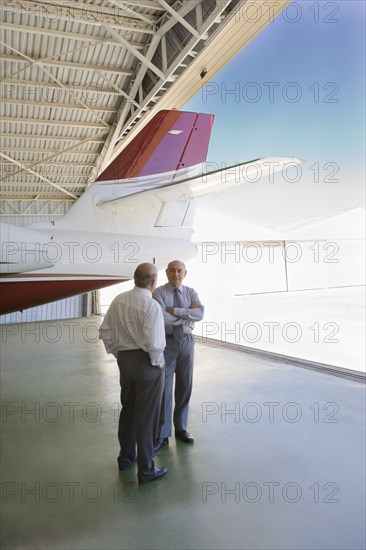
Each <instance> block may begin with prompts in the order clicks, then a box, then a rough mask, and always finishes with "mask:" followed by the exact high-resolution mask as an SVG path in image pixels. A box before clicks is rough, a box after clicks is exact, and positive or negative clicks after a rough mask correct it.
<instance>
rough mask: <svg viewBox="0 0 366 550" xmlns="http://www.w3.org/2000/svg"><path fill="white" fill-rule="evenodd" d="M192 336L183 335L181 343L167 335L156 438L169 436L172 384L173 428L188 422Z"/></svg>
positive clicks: (182, 427) (191, 378) (184, 425)
mask: <svg viewBox="0 0 366 550" xmlns="http://www.w3.org/2000/svg"><path fill="white" fill-rule="evenodd" d="M193 357H194V337H193V335H192V334H188V335H186V336H185V337H184V338H183V340H182V341H181V342H176V341H175V340H174V339H173V338H170V337H167V339H166V348H165V351H164V358H165V384H164V393H163V400H162V403H161V414H160V427H159V437H161V438H165V437H169V436H171V435H172V410H173V384H174V376H175V388H174V402H175V405H174V415H173V422H174V428H175V431H180V430H186V429H187V423H188V408H189V400H190V397H191V393H192V382H193Z"/></svg>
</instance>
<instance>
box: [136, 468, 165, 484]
mask: <svg viewBox="0 0 366 550" xmlns="http://www.w3.org/2000/svg"><path fill="white" fill-rule="evenodd" d="M167 473H168V468H166V467H165V466H164V467H163V468H155V469H154V471H153V472H152V473H151V474H148V475H146V476H142V477H139V478H138V480H139V484H140V485H143V484H144V483H149V481H155V479H159V478H160V477H163V476H165V475H166V474H167Z"/></svg>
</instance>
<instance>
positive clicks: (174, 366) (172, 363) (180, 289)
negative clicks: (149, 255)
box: [153, 260, 204, 452]
mask: <svg viewBox="0 0 366 550" xmlns="http://www.w3.org/2000/svg"><path fill="white" fill-rule="evenodd" d="M166 275H167V278H168V282H167V283H166V284H165V285H163V286H160V287H158V288H157V289H156V290H155V291H154V292H153V298H154V299H155V300H156V301H157V302H158V303H159V304H160V306H161V308H162V312H163V317H164V324H165V336H166V344H167V345H166V348H165V351H164V357H165V365H166V370H165V386H164V394H163V401H162V406H161V415H160V429H159V434H158V438H157V440H156V442H155V445H154V451H155V452H157V451H158V450H159V449H160V448H161V447H163V446H164V445H168V443H169V439H168V438H169V436H171V434H172V409H173V382H174V375H175V390H174V398H175V407H174V415H173V422H174V428H175V437H176V438H177V439H180V440H181V441H184V442H185V443H193V442H194V439H193V437H192V435H191V434H190V433H189V432H188V431H187V422H188V407H189V400H190V397H191V393H192V380H193V356H194V336H193V334H192V331H193V328H194V323H195V322H196V321H201V320H202V319H203V315H204V306H203V305H202V304H201V302H200V299H199V297H198V294H197V292H196V291H195V290H193V288H190V287H188V286H184V285H183V284H182V282H183V279H184V278H185V276H186V275H187V270H186V267H185V265H184V263H183V262H181V261H179V260H174V261H172V262H170V263H169V264H168V267H167V269H166Z"/></svg>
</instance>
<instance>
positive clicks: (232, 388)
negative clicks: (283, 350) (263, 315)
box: [1, 318, 365, 550]
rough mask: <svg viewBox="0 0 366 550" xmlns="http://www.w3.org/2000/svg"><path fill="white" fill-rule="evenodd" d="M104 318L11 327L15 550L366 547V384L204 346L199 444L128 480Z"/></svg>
mask: <svg viewBox="0 0 366 550" xmlns="http://www.w3.org/2000/svg"><path fill="white" fill-rule="evenodd" d="M99 322H100V320H99V319H98V318H92V319H84V320H71V321H59V322H51V321H50V322H42V323H28V324H27V325H8V326H3V327H1V328H2V352H1V363H2V423H1V428H2V436H1V443H2V478H1V487H2V514H1V523H2V535H1V537H2V539H1V542H2V548H3V549H9V550H10V549H11V550H13V549H22V550H28V549H32V550H33V549H34V550H39V549H50V550H54V549H55V550H56V549H59V550H66V549H88V550H89V549H98V550H104V549H106V550H109V549H111V550H112V549H130V548H131V549H144V548H146V549H197V550H198V549H199V550H201V549H261V550H264V549H266V550H282V549H286V550H287V549H289V550H300V549H301V550H315V549H316V550H318V549H324V550H337V549H339V550H346V549H347V550H353V549H355V550H361V549H363V548H365V529H364V514H365V497H364V494H365V493H364V489H365V466H364V464H365V447H364V441H365V428H364V419H365V386H364V385H363V384H361V383H358V382H353V381H350V380H346V379H342V378H337V377H334V376H330V375H326V374H321V373H318V372H313V371H310V370H306V369H301V368H299V367H292V366H288V365H282V364H278V363H277V364H274V363H271V361H269V360H267V359H261V358H255V357H253V356H250V355H247V354H246V353H243V352H240V351H233V350H227V349H223V348H214V347H210V346H205V345H203V344H197V346H196V364H195V380H194V394H193V397H192V402H191V403H192V404H191V412H190V426H189V428H190V431H191V432H192V434H193V435H194V437H195V444H194V446H188V445H185V444H184V443H180V442H176V441H175V440H174V438H172V439H171V440H170V445H169V447H167V448H163V449H162V450H161V451H160V452H159V454H158V455H157V457H156V463H157V465H158V466H159V465H160V466H167V467H168V469H169V472H168V475H167V476H166V477H165V478H163V479H161V480H158V481H156V482H153V483H150V484H147V485H144V486H138V485H137V478H136V466H132V467H131V469H129V470H127V471H124V472H121V473H119V471H118V469H117V464H116V457H117V454H118V444H117V419H118V402H119V379H118V369H117V365H116V362H115V359H114V358H113V357H112V356H107V355H106V354H105V352H104V348H103V345H102V343H101V342H100V341H97V339H96V331H97V325H98V323H99Z"/></svg>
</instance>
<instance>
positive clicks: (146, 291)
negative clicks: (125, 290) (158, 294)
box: [132, 286, 152, 298]
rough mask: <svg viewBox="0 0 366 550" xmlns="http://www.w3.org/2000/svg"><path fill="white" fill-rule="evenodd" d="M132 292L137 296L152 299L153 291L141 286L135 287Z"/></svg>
mask: <svg viewBox="0 0 366 550" xmlns="http://www.w3.org/2000/svg"><path fill="white" fill-rule="evenodd" d="M132 290H133V291H134V292H136V293H137V294H141V295H145V296H149V297H150V298H151V297H152V293H151V290H149V289H148V288H141V287H139V286H134V287H133V289H132Z"/></svg>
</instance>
